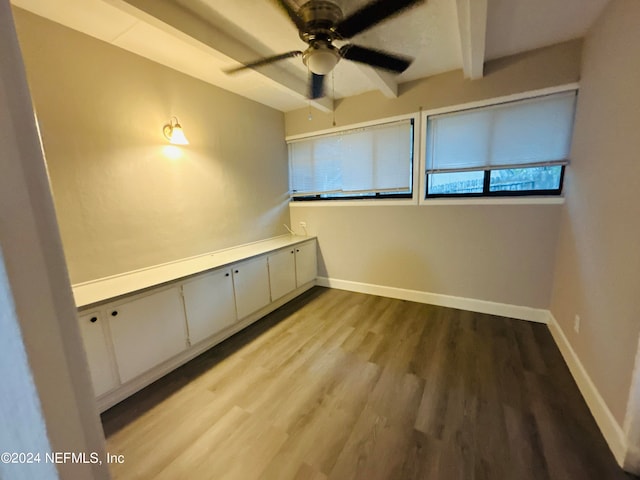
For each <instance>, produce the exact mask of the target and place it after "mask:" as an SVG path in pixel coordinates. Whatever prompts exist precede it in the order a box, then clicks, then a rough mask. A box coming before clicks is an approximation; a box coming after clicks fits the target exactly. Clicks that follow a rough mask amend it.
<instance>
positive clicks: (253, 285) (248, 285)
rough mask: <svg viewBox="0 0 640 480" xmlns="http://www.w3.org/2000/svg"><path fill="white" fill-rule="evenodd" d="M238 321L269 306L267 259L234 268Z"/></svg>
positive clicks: (257, 259) (250, 261) (255, 260)
mask: <svg viewBox="0 0 640 480" xmlns="http://www.w3.org/2000/svg"><path fill="white" fill-rule="evenodd" d="M233 286H234V290H235V293H236V312H238V320H241V319H243V318H244V317H246V316H248V315H249V314H251V313H253V312H255V311H257V310H260V309H261V308H262V307H265V306H267V305H269V303H270V293H269V271H268V269H267V257H258V258H254V259H252V260H247V261H244V262H241V263H237V264H236V265H234V266H233Z"/></svg>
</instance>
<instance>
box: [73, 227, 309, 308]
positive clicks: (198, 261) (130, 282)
mask: <svg viewBox="0 0 640 480" xmlns="http://www.w3.org/2000/svg"><path fill="white" fill-rule="evenodd" d="M313 238H315V237H304V236H298V235H283V236H281V237H274V238H269V239H267V240H261V241H259V242H253V243H248V244H246V245H241V246H238V247H233V248H227V249H224V250H217V251H215V252H209V253H205V254H203V255H198V256H195V257H189V258H185V259H181V260H176V261H173V262H168V263H163V264H161V265H155V266H153V267H147V268H142V269H140V270H134V271H132V272H125V273H121V274H118V275H113V276H110V277H105V278H99V279H96V280H91V281H89V282H83V283H78V284H76V285H72V288H73V296H74V298H75V301H76V306H77V307H78V308H81V307H85V306H87V305H92V304H95V303H99V302H104V301H105V300H109V299H112V298H116V297H119V296H122V295H126V294H129V293H133V292H137V291H139V290H144V289H145V288H150V287H153V286H156V285H161V284H163V283H167V282H171V281H174V280H177V279H179V278H184V277H188V276H190V275H195V274H197V273H201V272H205V271H207V270H212V269H214V268H218V267H223V266H225V265H229V264H231V263H235V262H238V261H240V260H244V259H247V258H251V257H255V256H257V255H262V254H264V253H267V252H271V251H273V250H278V249H280V248H286V247H289V246H291V245H295V244H298V243H302V242H306V241H308V240H311V239H313Z"/></svg>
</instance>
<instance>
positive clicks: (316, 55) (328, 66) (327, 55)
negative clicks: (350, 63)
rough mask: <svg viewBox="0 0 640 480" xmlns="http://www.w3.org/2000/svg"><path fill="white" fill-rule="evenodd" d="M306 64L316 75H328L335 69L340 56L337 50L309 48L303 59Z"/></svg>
mask: <svg viewBox="0 0 640 480" xmlns="http://www.w3.org/2000/svg"><path fill="white" fill-rule="evenodd" d="M302 60H303V62H304V64H305V65H306V66H307V67H309V70H311V71H312V72H313V73H315V74H316V75H326V74H328V73H329V72H331V70H333V69H334V67H335V66H336V64H337V63H338V60H340V54H339V53H338V51H337V50H336V49H335V48H329V47H326V48H313V47H311V48H308V49H307V50H306V51H305V52H304V55H303V57H302Z"/></svg>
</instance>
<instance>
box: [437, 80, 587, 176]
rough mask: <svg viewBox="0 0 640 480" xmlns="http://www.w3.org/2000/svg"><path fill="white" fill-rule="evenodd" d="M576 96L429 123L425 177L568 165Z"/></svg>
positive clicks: (451, 115)
mask: <svg viewBox="0 0 640 480" xmlns="http://www.w3.org/2000/svg"><path fill="white" fill-rule="evenodd" d="M575 102H576V93H575V92H574V91H571V92H563V93H559V94H553V95H547V96H544V97H537V98H531V99H527V100H522V101H516V102H511V103H505V104H500V105H492V106H490V107H483V108H477V109H472V110H464V111H460V112H455V113H449V114H443V115H434V116H430V117H428V120H427V173H438V172H463V171H470V170H492V169H498V168H519V167H533V166H550V165H565V164H567V163H568V158H569V151H570V148H571V135H572V130H573V116H574V110H575Z"/></svg>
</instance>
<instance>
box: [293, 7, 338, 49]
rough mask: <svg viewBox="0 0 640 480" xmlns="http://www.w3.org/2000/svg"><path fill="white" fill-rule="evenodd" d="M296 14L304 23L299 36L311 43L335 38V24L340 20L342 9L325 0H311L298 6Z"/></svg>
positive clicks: (329, 40)
mask: <svg viewBox="0 0 640 480" xmlns="http://www.w3.org/2000/svg"><path fill="white" fill-rule="evenodd" d="M298 15H300V17H301V18H302V20H303V22H304V23H305V28H304V29H303V30H302V31H300V38H301V39H302V40H303V41H304V42H306V43H308V44H309V45H312V44H313V43H314V42H315V41H322V42H326V43H329V44H330V43H331V42H332V41H333V40H334V39H335V38H336V33H335V26H336V25H337V24H338V22H340V20H342V18H343V15H342V10H341V9H340V7H339V6H338V5H336V4H335V3H333V2H330V1H327V0H311V1H309V2H307V3H305V4H304V5H302V6H301V7H300V9H299V10H298Z"/></svg>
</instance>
